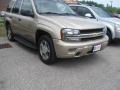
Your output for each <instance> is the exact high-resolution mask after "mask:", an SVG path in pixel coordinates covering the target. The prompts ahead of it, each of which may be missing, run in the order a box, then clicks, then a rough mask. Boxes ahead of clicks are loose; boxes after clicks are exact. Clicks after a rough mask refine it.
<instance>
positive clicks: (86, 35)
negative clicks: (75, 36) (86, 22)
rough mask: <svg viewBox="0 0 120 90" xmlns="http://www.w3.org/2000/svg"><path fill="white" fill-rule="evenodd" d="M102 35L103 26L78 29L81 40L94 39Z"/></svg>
mask: <svg viewBox="0 0 120 90" xmlns="http://www.w3.org/2000/svg"><path fill="white" fill-rule="evenodd" d="M103 36H104V31H103V28H101V29H89V30H81V31H80V38H81V41H89V40H96V39H100V38H103Z"/></svg>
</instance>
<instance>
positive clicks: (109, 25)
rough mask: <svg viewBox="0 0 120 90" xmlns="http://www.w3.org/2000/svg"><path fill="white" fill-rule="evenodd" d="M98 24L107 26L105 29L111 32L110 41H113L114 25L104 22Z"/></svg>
mask: <svg viewBox="0 0 120 90" xmlns="http://www.w3.org/2000/svg"><path fill="white" fill-rule="evenodd" d="M100 22H101V23H103V24H104V25H106V26H107V28H108V29H109V30H110V31H111V34H112V39H114V38H115V24H113V23H109V22H105V21H100Z"/></svg>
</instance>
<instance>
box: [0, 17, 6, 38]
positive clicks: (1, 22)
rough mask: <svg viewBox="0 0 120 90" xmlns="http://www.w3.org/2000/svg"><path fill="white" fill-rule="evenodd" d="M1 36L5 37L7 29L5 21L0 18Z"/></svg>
mask: <svg viewBox="0 0 120 90" xmlns="http://www.w3.org/2000/svg"><path fill="white" fill-rule="evenodd" d="M1 36H5V29H4V22H3V19H2V18H1V17H0V37H1Z"/></svg>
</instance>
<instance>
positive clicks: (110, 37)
mask: <svg viewBox="0 0 120 90" xmlns="http://www.w3.org/2000/svg"><path fill="white" fill-rule="evenodd" d="M107 36H108V38H109V44H111V43H112V34H111V32H110V31H109V30H108V31H107Z"/></svg>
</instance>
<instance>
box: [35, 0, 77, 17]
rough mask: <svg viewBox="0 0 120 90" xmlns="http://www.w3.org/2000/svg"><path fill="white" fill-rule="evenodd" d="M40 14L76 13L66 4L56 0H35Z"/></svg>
mask: <svg viewBox="0 0 120 90" xmlns="http://www.w3.org/2000/svg"><path fill="white" fill-rule="evenodd" d="M34 2H35V6H36V9H37V12H38V13H39V14H58V15H63V14H65V15H76V13H75V12H74V11H73V10H72V9H71V8H70V7H69V6H68V5H66V4H64V3H62V2H58V1H55V0H34Z"/></svg>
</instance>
